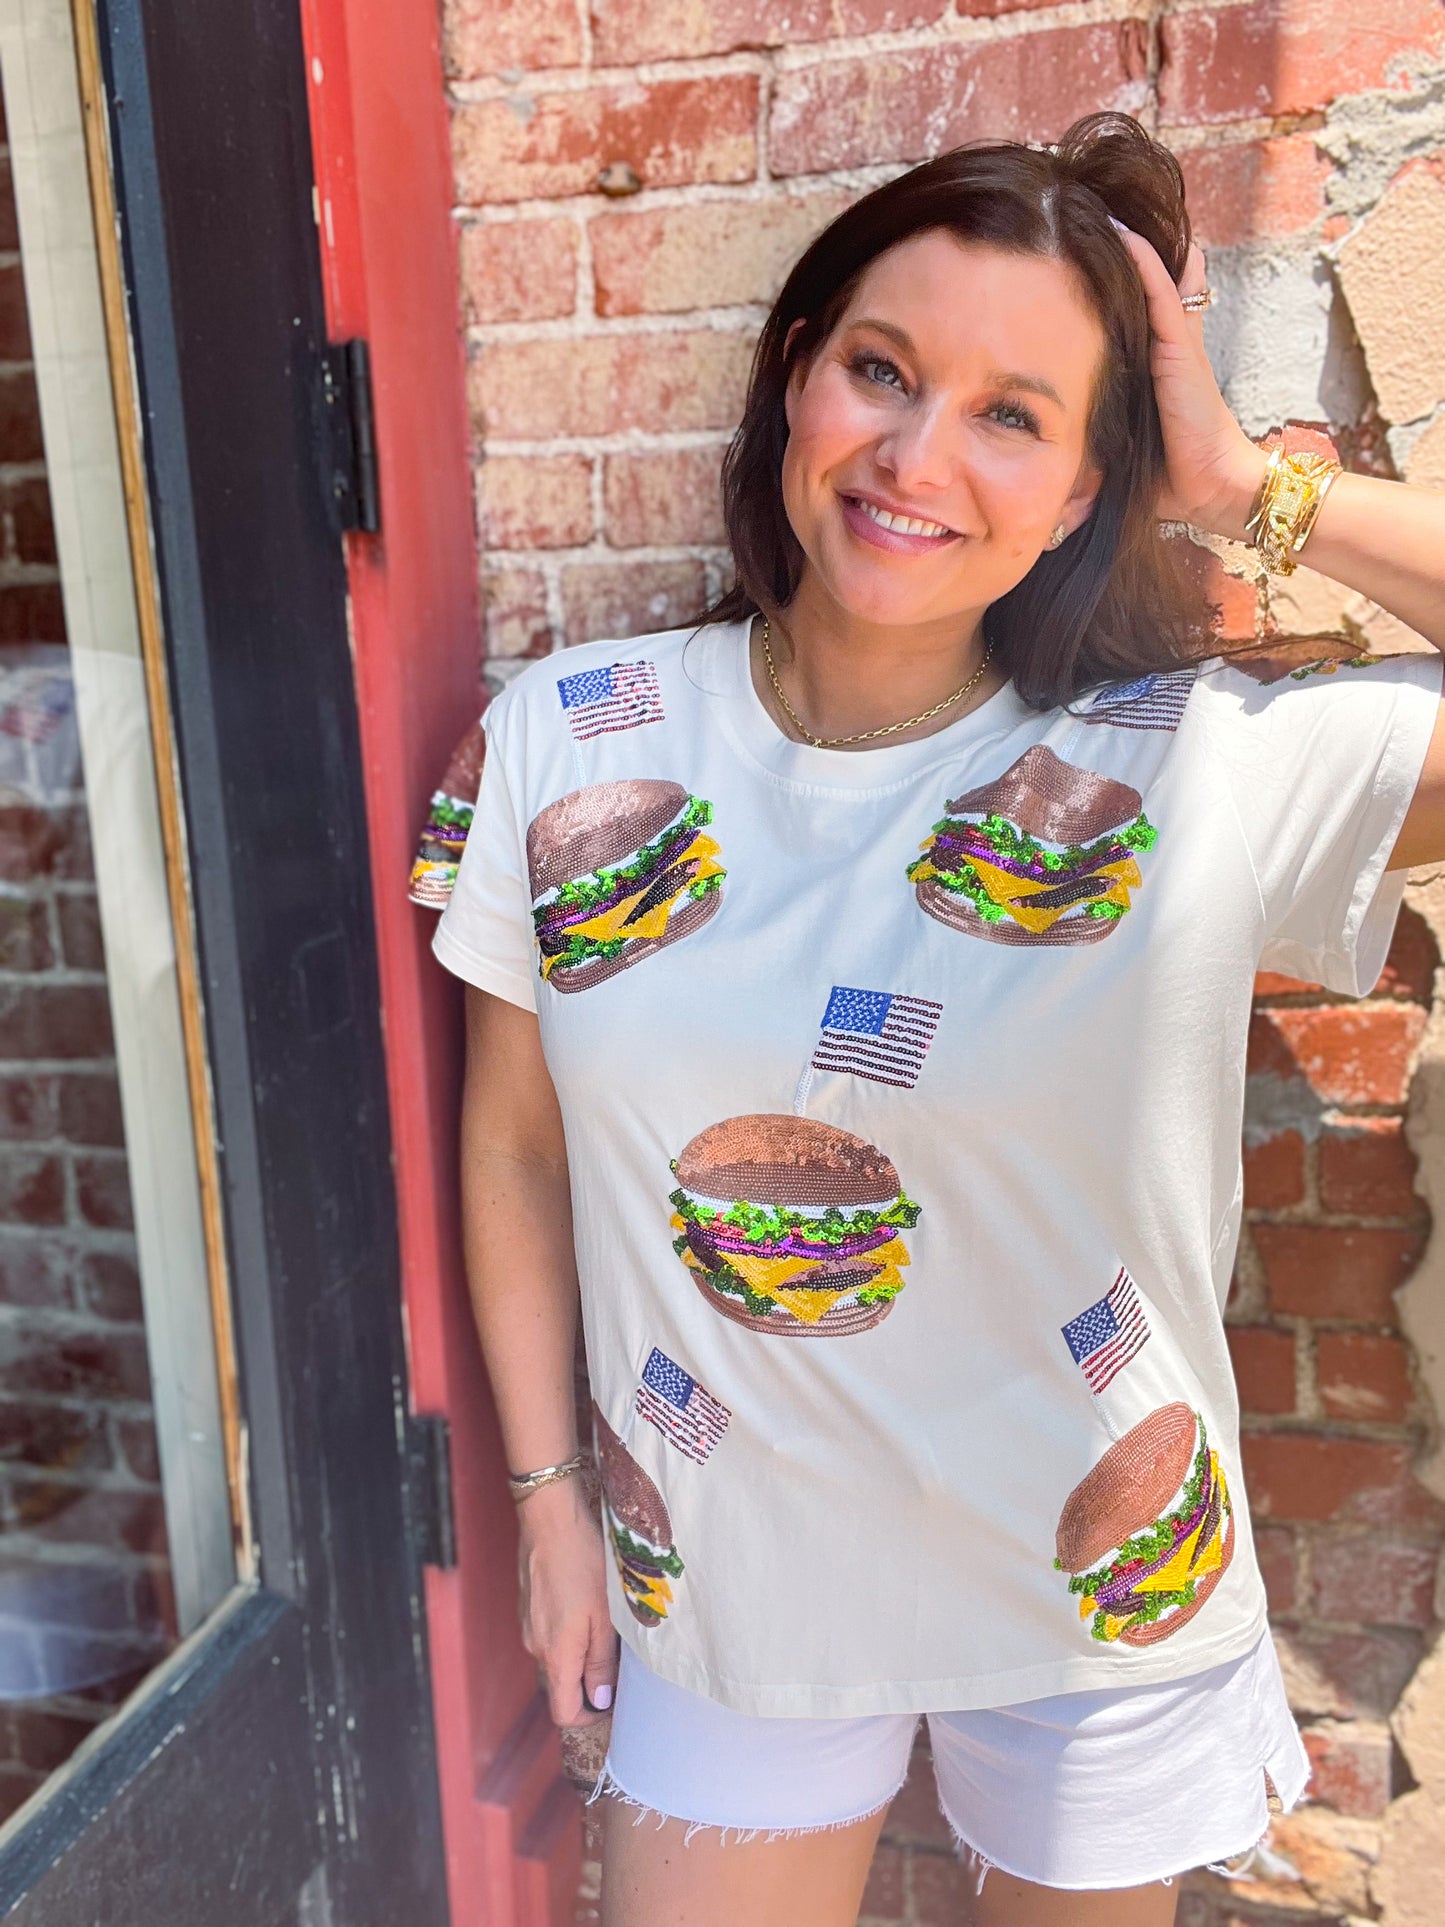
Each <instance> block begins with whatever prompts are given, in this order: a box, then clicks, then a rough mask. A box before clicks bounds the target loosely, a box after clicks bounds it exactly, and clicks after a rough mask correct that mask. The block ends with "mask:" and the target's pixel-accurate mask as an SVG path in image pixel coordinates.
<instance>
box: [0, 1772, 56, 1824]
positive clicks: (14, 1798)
mask: <svg viewBox="0 0 1445 1927" xmlns="http://www.w3.org/2000/svg"><path fill="white" fill-rule="evenodd" d="M44 1784H45V1775H44V1774H43V1773H30V1772H27V1771H26V1769H25V1768H24V1767H12V1766H5V1765H0V1821H4V1820H8V1819H9V1818H10V1816H11V1815H12V1814H13V1813H15V1812H17V1811H18V1810H19V1809H20V1808H21V1807H23V1806H24V1804H25V1802H26V1801H27V1800H28V1799H29V1798H30V1796H31V1794H32V1793H35V1792H37V1791H38V1790H39V1788H40V1787H42V1786H43V1785H44Z"/></svg>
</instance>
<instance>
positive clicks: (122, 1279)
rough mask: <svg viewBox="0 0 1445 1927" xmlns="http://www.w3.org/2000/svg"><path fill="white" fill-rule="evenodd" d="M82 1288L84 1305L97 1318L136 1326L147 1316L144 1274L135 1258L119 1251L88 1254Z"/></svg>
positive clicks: (81, 1274) (82, 1269)
mask: <svg viewBox="0 0 1445 1927" xmlns="http://www.w3.org/2000/svg"><path fill="white" fill-rule="evenodd" d="M79 1284H80V1297H81V1302H82V1303H83V1304H84V1306H85V1308H86V1310H87V1311H90V1312H93V1313H94V1314H95V1316H96V1317H97V1318H104V1319H106V1320H108V1321H110V1322H111V1323H113V1324H117V1325H127V1324H130V1325H133V1324H137V1323H138V1322H139V1321H140V1319H141V1318H142V1317H143V1316H144V1303H143V1300H142V1298H141V1288H140V1272H139V1271H138V1270H137V1268H136V1263H135V1260H134V1259H133V1258H128V1257H125V1256H124V1255H123V1254H122V1253H120V1252H118V1251H88V1252H87V1253H86V1254H85V1256H84V1257H83V1258H82V1259H81V1262H80V1268H79Z"/></svg>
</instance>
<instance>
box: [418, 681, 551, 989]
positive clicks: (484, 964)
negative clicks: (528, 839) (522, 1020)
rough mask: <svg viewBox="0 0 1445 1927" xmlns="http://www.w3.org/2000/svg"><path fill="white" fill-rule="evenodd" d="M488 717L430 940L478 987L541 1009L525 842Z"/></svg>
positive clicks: (501, 750)
mask: <svg viewBox="0 0 1445 1927" xmlns="http://www.w3.org/2000/svg"><path fill="white" fill-rule="evenodd" d="M495 715H496V712H495V711H491V712H489V713H488V716H487V753H486V756H485V757H484V759H483V762H482V780H481V787H480V789H479V791H478V793H477V807H476V813H475V815H474V816H473V818H472V823H471V828H470V829H469V830H468V832H467V839H466V845H465V847H464V849H463V850H462V854H461V860H460V862H459V863H458V865H457V873H456V880H455V882H454V883H453V885H452V890H451V896H450V898H449V899H448V902H447V906H446V908H445V909H444V910H443V912H442V915H441V919H440V921H439V922H438V924H437V927H436V931H435V933H434V935H433V937H432V950H433V952H434V954H435V955H436V957H437V959H438V961H439V962H440V963H443V964H445V965H446V967H447V969H448V970H450V971H452V972H453V973H454V974H455V975H456V976H458V977H461V978H464V979H465V980H466V982H467V983H469V984H475V985H476V986H477V988H478V989H479V990H489V991H491V992H492V994H493V995H494V996H497V997H502V998H505V999H506V1001H507V1002H508V1003H509V1004H520V1005H521V1006H522V1008H523V1009H524V1010H535V1009H536V1008H537V993H536V988H535V976H534V970H535V953H534V947H533V939H532V891H531V885H530V883H529V882H528V878H527V856H526V845H525V841H524V838H523V834H522V827H521V822H520V819H519V818H518V815H517V809H516V804H515V801H514V798H513V795H512V779H511V776H510V774H509V772H508V769H507V756H506V751H505V747H504V745H503V743H502V742H501V741H500V740H499V737H500V735H501V732H500V730H494V728H493V726H492V725H493V719H494V717H495Z"/></svg>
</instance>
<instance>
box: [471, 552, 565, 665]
mask: <svg viewBox="0 0 1445 1927" xmlns="http://www.w3.org/2000/svg"><path fill="white" fill-rule="evenodd" d="M482 634H483V638H484V642H485V648H486V653H487V654H488V655H489V656H545V655H546V654H547V652H548V650H549V649H551V647H552V644H553V636H552V619H551V617H550V616H549V615H548V613H547V585H546V582H545V581H544V580H543V578H542V577H541V576H540V575H539V574H538V573H537V571H536V570H535V569H492V568H488V569H484V570H483V572H482Z"/></svg>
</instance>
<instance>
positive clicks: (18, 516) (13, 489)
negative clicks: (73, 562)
mask: <svg viewBox="0 0 1445 1927" xmlns="http://www.w3.org/2000/svg"><path fill="white" fill-rule="evenodd" d="M0 513H3V514H5V515H8V516H9V518H10V525H11V528H12V530H13V532H14V542H13V545H12V552H13V554H14V556H15V559H16V561H17V562H29V563H38V564H44V563H47V562H54V561H55V521H54V518H53V517H52V515H51V512H50V490H49V488H48V487H47V486H46V482H45V477H44V476H43V475H27V476H24V477H22V478H21V479H20V480H19V481H15V482H10V483H8V484H7V485H6V486H5V488H4V489H3V491H0Z"/></svg>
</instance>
